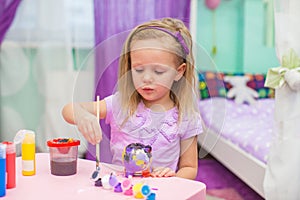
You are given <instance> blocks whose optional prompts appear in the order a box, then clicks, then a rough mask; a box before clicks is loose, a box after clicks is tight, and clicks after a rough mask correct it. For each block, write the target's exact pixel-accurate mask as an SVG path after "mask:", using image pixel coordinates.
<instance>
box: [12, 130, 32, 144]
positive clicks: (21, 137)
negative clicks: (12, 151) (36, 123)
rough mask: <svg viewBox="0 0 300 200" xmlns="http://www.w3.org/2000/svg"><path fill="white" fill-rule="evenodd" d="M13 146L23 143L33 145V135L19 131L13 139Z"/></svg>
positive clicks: (29, 131) (26, 131) (27, 131)
mask: <svg viewBox="0 0 300 200" xmlns="http://www.w3.org/2000/svg"><path fill="white" fill-rule="evenodd" d="M14 143H15V144H20V143H25V144H32V143H35V133H34V132H33V131H31V130H19V131H18V132H17V134H16V136H15V138H14Z"/></svg>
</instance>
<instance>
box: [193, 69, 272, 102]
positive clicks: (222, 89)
mask: <svg viewBox="0 0 300 200" xmlns="http://www.w3.org/2000/svg"><path fill="white" fill-rule="evenodd" d="M224 76H248V77H249V78H250V80H249V81H248V83H247V86H248V87H251V88H252V89H254V90H256V91H257V92H258V94H259V98H274V90H273V89H271V88H266V87H264V83H265V79H266V75H265V74H250V73H226V72H212V71H204V72H199V73H198V78H199V90H200V96H201V99H206V98H210V97H225V96H226V93H227V92H228V90H229V89H230V88H231V87H232V85H231V84H229V83H227V82H224Z"/></svg>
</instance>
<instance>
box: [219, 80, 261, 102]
mask: <svg viewBox="0 0 300 200" xmlns="http://www.w3.org/2000/svg"><path fill="white" fill-rule="evenodd" d="M249 80H250V79H249V77H248V76H225V77H224V81H225V82H228V83H230V84H231V85H232V88H230V90H229V91H228V93H227V97H228V98H234V101H235V102H236V103H237V104H242V103H248V104H250V105H252V104H254V103H255V102H256V100H255V98H258V93H257V92H256V91H255V90H253V89H252V88H250V87H248V86H247V82H248V81H249Z"/></svg>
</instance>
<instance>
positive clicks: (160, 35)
mask: <svg viewBox="0 0 300 200" xmlns="http://www.w3.org/2000/svg"><path fill="white" fill-rule="evenodd" d="M152 27H157V28H163V29H166V30H167V31H169V32H171V33H175V32H177V31H179V32H180V34H181V35H182V37H183V39H184V42H185V44H186V46H187V48H188V50H189V53H188V54H187V53H186V51H184V49H183V46H182V43H181V42H179V41H178V40H176V38H175V37H174V36H172V35H170V34H168V33H166V32H164V31H161V30H157V29H155V28H152ZM146 39H157V40H161V41H163V42H164V43H165V42H166V41H167V42H169V43H170V45H167V46H168V47H167V49H168V51H172V53H174V54H175V55H176V57H177V60H178V64H182V63H186V70H185V72H184V74H183V77H182V78H181V79H180V80H179V81H176V82H174V83H173V85H172V88H171V92H170V98H171V99H172V100H173V101H174V104H175V106H176V107H177V108H178V112H179V119H182V114H183V113H185V114H187V115H188V116H193V115H192V114H195V113H199V111H198V106H197V97H198V95H197V90H196V89H195V84H196V83H195V81H196V77H195V70H194V57H193V53H192V52H193V51H192V37H191V34H190V32H189V30H188V29H187V27H186V26H185V25H184V23H183V22H182V21H181V20H178V19H173V18H163V19H161V20H153V21H149V22H146V23H143V24H141V25H139V26H137V27H135V28H134V29H133V30H132V31H131V33H130V34H129V36H128V37H127V40H126V42H125V44H124V46H123V51H122V54H121V57H120V63H119V81H118V90H119V93H120V95H121V102H120V103H121V108H122V109H123V112H125V113H126V115H127V116H128V117H129V116H132V115H133V114H134V112H135V111H136V109H137V106H138V104H139V102H140V101H141V100H142V98H141V96H140V95H139V94H138V93H137V91H136V90H135V88H134V85H133V80H132V76H131V73H130V70H131V57H130V51H131V46H132V43H133V42H135V41H139V40H146Z"/></svg>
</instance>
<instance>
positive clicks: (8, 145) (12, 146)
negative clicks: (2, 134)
mask: <svg viewBox="0 0 300 200" xmlns="http://www.w3.org/2000/svg"><path fill="white" fill-rule="evenodd" d="M2 144H6V153H8V154H9V153H16V145H15V144H14V143H13V142H8V141H5V142H2Z"/></svg>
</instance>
